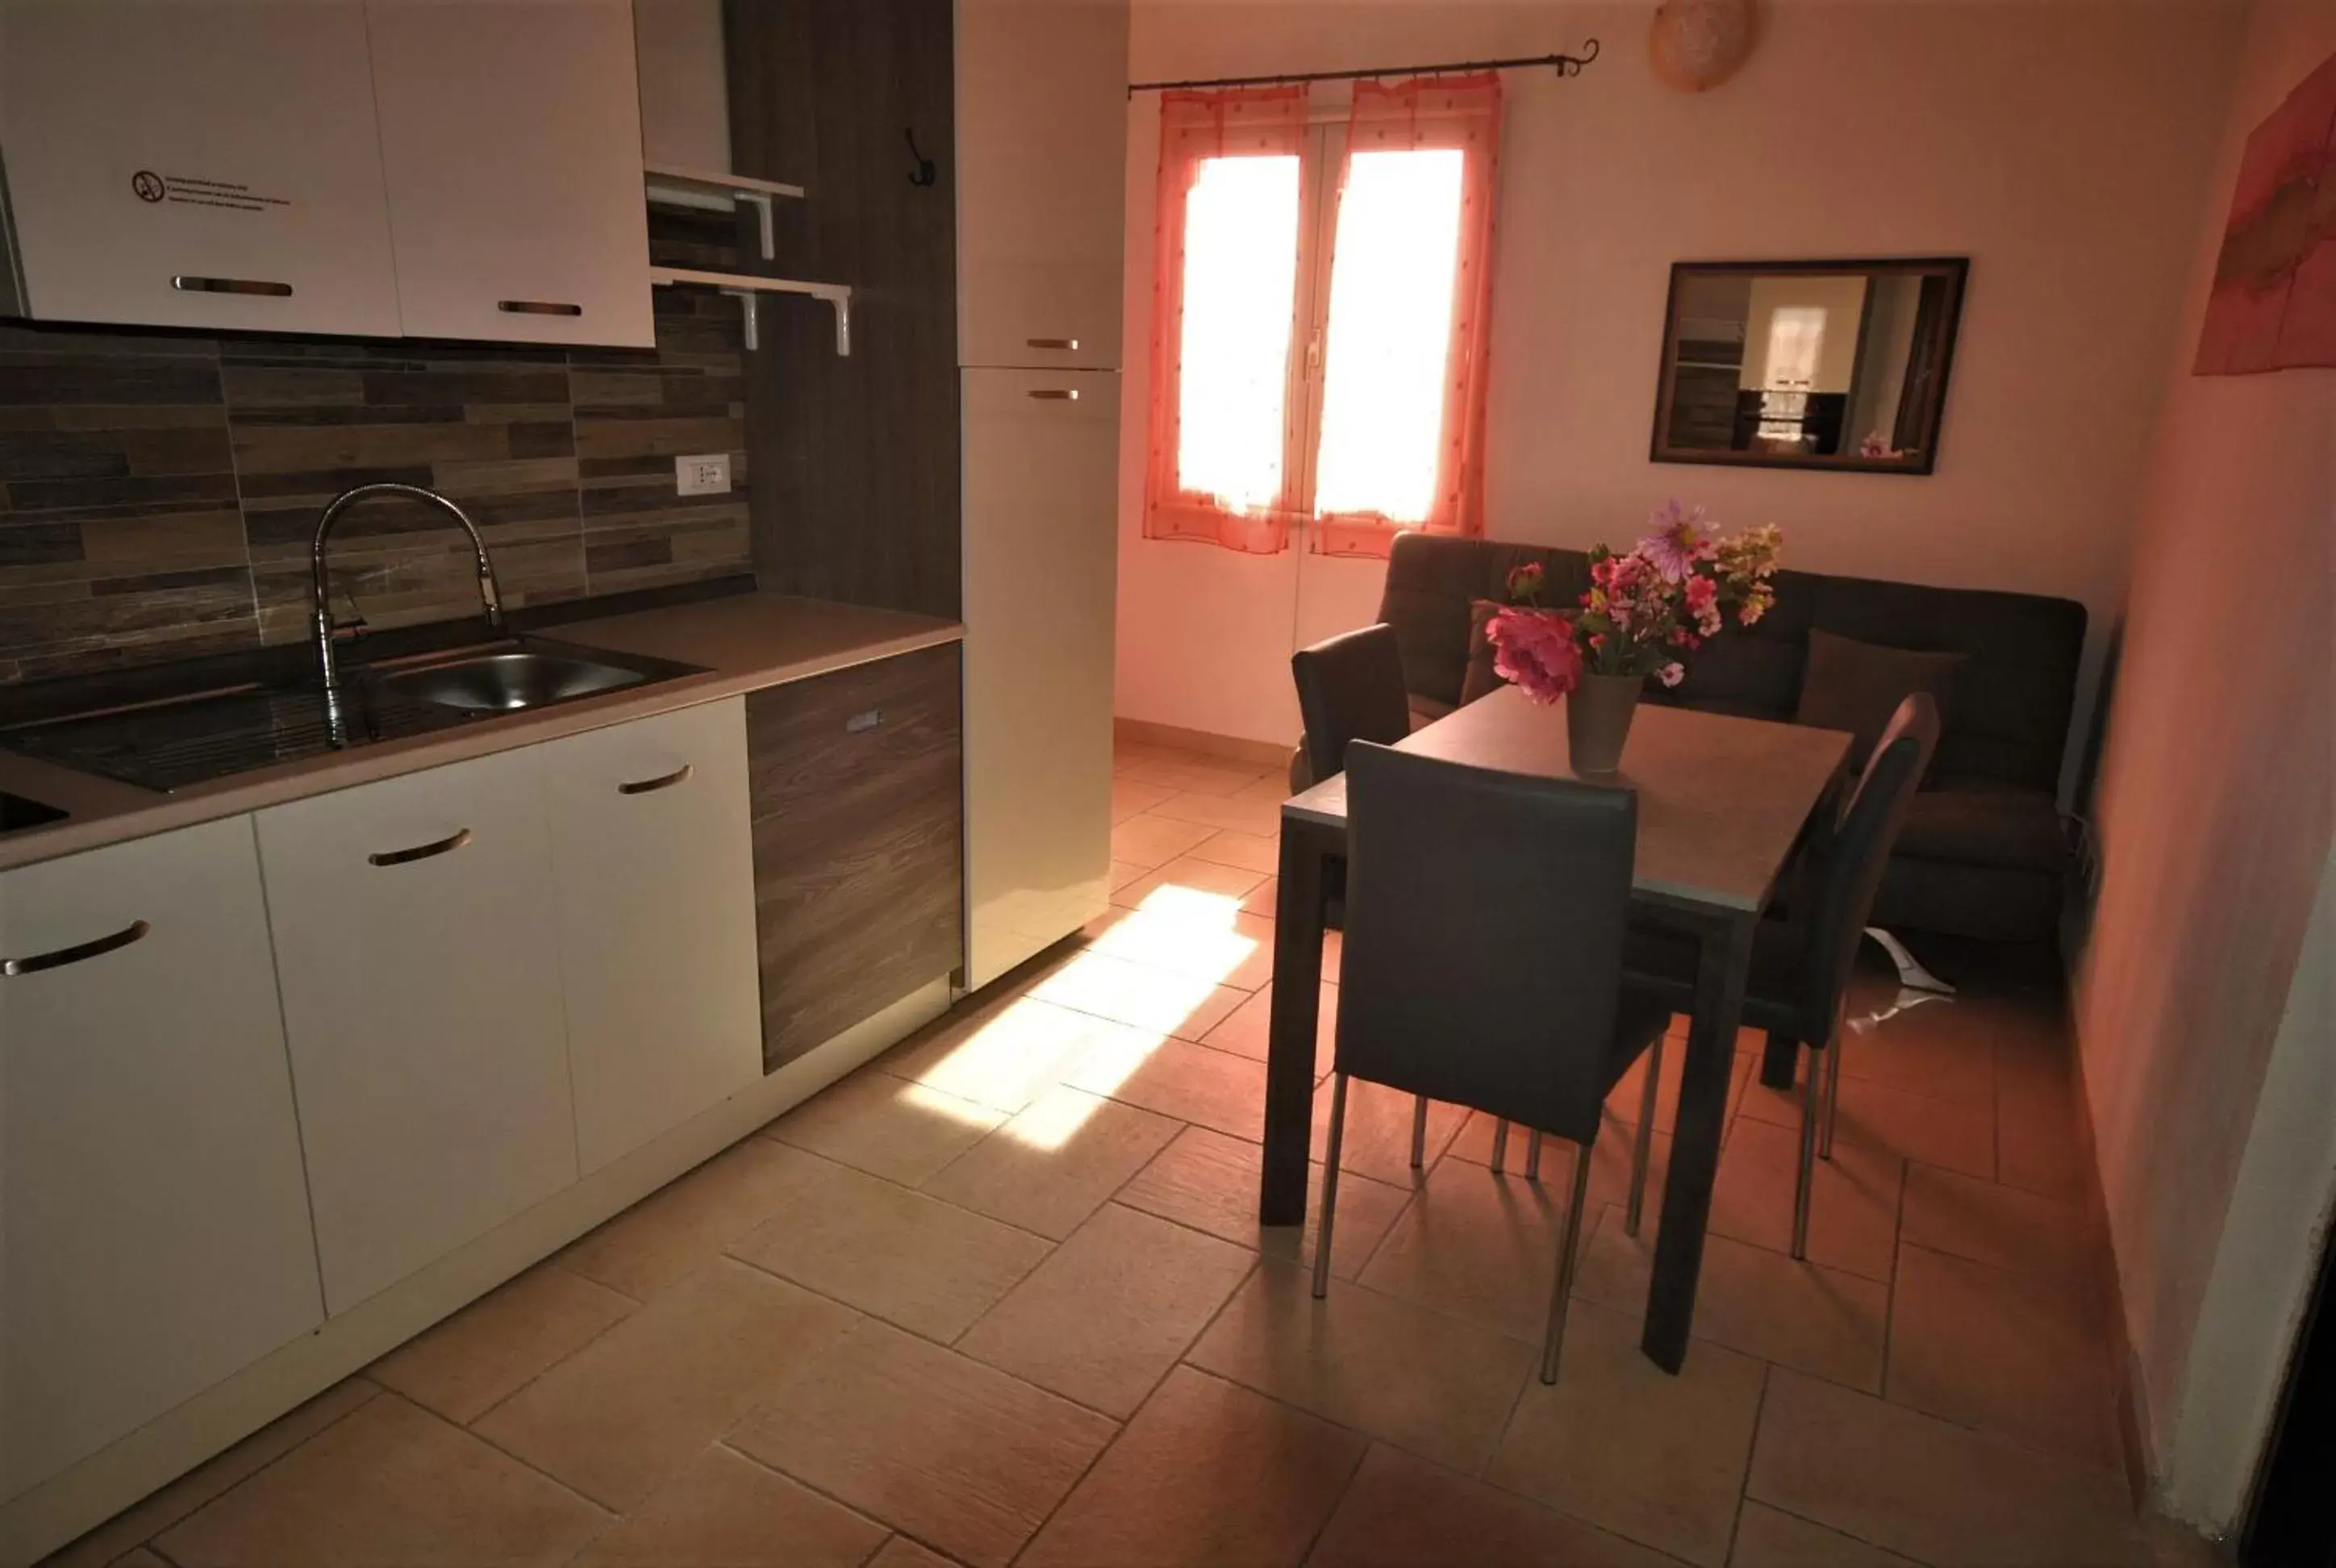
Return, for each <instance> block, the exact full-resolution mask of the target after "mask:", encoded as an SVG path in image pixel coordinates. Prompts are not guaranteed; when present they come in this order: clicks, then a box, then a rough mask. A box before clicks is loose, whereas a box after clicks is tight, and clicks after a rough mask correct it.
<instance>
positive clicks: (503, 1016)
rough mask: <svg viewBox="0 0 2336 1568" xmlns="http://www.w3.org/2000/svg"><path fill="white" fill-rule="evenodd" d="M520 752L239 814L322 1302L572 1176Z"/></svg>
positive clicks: (556, 990)
mask: <svg viewBox="0 0 2336 1568" xmlns="http://www.w3.org/2000/svg"><path fill="white" fill-rule="evenodd" d="M538 766H539V760H538V754H537V752H536V750H535V749H534V748H527V749H522V750H520V751H511V752H503V753H500V754H498V755H492V756H486V757H481V758H478V759H477V760H475V761H472V762H463V763H454V764H451V765H447V766H444V767H436V768H431V769H428V770H426V771H424V772H422V773H414V774H404V775H402V776H400V777H397V778H391V779H384V780H382V781H380V782H378V783H375V784H360V785H358V786H357V787H355V788H354V789H346V790H341V791H338V792H336V793H335V794H324V795H316V796H313V797H311V798H309V799H307V800H302V801H294V802H292V803H288V804H286V805H280V806H271V807H269V808H268V809H267V810H266V811H263V812H260V813H258V823H259V852H260V863H261V866H262V868H263V870H264V872H265V875H266V881H267V887H268V919H269V921H270V924H271V927H272V929H273V930H274V932H275V937H276V958H277V970H278V972H279V974H280V976H281V978H282V988H283V997H284V1026H285V1032H286V1034H287V1037H288V1040H289V1044H290V1048H291V1056H292V1081H293V1086H294V1089H295V1091H296V1094H297V1098H298V1102H299V1107H300V1133H301V1137H302V1140H303V1143H304V1144H305V1146H306V1148H307V1159H308V1192H309V1198H310V1202H311V1203H313V1204H314V1206H315V1209H316V1246H317V1251H318V1255H319V1259H320V1261H321V1264H322V1268H323V1273H324V1283H325V1306H326V1310H327V1311H328V1312H335V1313H337V1312H343V1311H346V1310H348V1309H349V1308H351V1307H353V1306H355V1305H356V1304H357V1303H358V1302H360V1301H362V1300H365V1298H367V1297H368V1296H371V1295H373V1294H374V1293H375V1291H378V1290H382V1289H384V1287H386V1286H389V1285H394V1284H395V1283H396V1282H397V1281H400V1280H402V1279H404V1278H405V1277H406V1276H407V1275H409V1274H411V1273H413V1272H414V1271H416V1270H418V1269H421V1268H423V1266H425V1265H427V1264H430V1263H433V1262H436V1261H438V1260H439V1259H440V1258H443V1257H444V1256H445V1255H446V1254H447V1253H449V1252H452V1251H454V1250H455V1249H456V1248H458V1247H460V1246H462V1244H463V1243H465V1242H471V1241H473V1240H475V1239H476V1238H478V1237H480V1236H482V1235H484V1234H485V1233H486V1232H489V1231H491V1230H492V1229H494V1228H495V1227H496V1226H497V1225H499V1224H501V1223H502V1222H504V1221H506V1220H509V1219H511V1218H512V1217H514V1216H515V1215H518V1214H520V1213H523V1212H524V1211H526V1210H527V1209H529V1208H530V1207H532V1206H534V1205H535V1204H536V1203H540V1202H542V1201H543V1200H544V1199H546V1198H548V1197H550V1196H551V1195H552V1194H553V1193H557V1192H559V1191H560V1189H561V1188H563V1187H565V1186H567V1185H569V1183H572V1182H574V1181H575V1180H576V1177H577V1165H576V1130H575V1117H574V1112H573V1108H572V1104H571V1101H570V1099H569V1086H568V1042H567V1035H566V1028H565V1024H564V1020H563V1018H562V1004H561V1000H560V954H559V950H558V939H557V936H556V934H555V926H556V921H555V919H554V917H553V914H552V904H551V854H550V843H549V834H548V833H547V830H546V824H545V813H544V807H543V794H542V790H541V787H540V782H539V776H538V772H537V770H538Z"/></svg>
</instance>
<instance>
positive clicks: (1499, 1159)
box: [1493, 1122, 1509, 1171]
mask: <svg viewBox="0 0 2336 1568" xmlns="http://www.w3.org/2000/svg"><path fill="white" fill-rule="evenodd" d="M1508 1157H1509V1125H1508V1123H1506V1122H1494V1124H1493V1169H1494V1170H1495V1171H1497V1170H1499V1169H1500V1168H1501V1165H1502V1163H1503V1162H1504V1161H1505V1160H1506V1159H1507V1158H1508Z"/></svg>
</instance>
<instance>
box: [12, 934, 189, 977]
mask: <svg viewBox="0 0 2336 1568" xmlns="http://www.w3.org/2000/svg"><path fill="white" fill-rule="evenodd" d="M153 929H154V928H153V927H152V926H150V925H148V924H147V923H146V922H145V921H144V920H132V921H131V922H130V923H129V924H128V925H126V926H124V927H122V929H121V930H118V931H115V932H114V933H113V934H112V935H111V936H103V937H96V938H92V940H89V941H85V942H76V943H75V944H74V945H73V946H72V947H69V948H59V949H57V950H56V951H54V952H51V953H34V955H33V956H32V957H31V958H29V959H0V975H37V974H39V973H40V972H41V971H42V970H43V969H63V968H64V967H65V966H66V965H67V964H77V963H79V962H81V961H82V960H83V959H94V958H99V957H102V955H104V954H106V953H112V952H119V951H121V950H122V949H123V948H126V947H128V946H129V945H130V944H131V943H132V942H134V941H137V940H139V939H140V938H141V937H143V936H144V935H145V934H146V933H147V932H148V931H151V930H153Z"/></svg>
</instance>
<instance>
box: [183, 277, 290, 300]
mask: <svg viewBox="0 0 2336 1568" xmlns="http://www.w3.org/2000/svg"><path fill="white" fill-rule="evenodd" d="M170 287H173V288H175V289H177V290H178V291H179V292H180V293H181V294H264V295H267V296H268V297H270V298H272V299H287V298H289V297H291V294H292V286H291V285H290V284H288V283H278V282H277V281H275V280H274V279H273V278H197V277H195V276H193V275H192V274H190V273H184V272H181V273H180V274H178V275H177V276H176V277H174V278H171V279H170Z"/></svg>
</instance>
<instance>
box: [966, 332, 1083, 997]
mask: <svg viewBox="0 0 2336 1568" xmlns="http://www.w3.org/2000/svg"><path fill="white" fill-rule="evenodd" d="M963 375H964V378H965V393H964V404H965V759H966V797H965V798H966V807H965V811H966V820H965V833H966V878H967V888H966V893H967V897H966V909H967V919H968V929H967V932H966V943H967V963H966V979H967V983H968V984H969V985H974V986H983V985H987V984H988V983H989V982H990V981H991V980H993V979H997V978H998V976H999V975H1001V974H1004V973H1005V972H1006V971H1007V969H1012V968H1013V967H1014V966H1015V965H1017V964H1018V963H1020V962H1021V961H1022V960H1023V959H1027V958H1028V957H1030V956H1031V955H1032V954H1033V953H1036V952H1037V951H1038V950H1040V949H1042V948H1045V947H1047V946H1049V945H1051V944H1053V943H1055V942H1056V941H1059V940H1062V939H1063V938H1064V937H1066V936H1068V935H1069V934H1070V933H1071V932H1073V931H1075V930H1078V928H1079V927H1080V926H1082V925H1084V924H1085V922H1086V921H1088V920H1092V919H1093V918H1095V916H1096V915H1098V914H1100V913H1102V912H1103V910H1104V908H1105V905H1106V904H1107V903H1108V901H1109V899H1110V883H1111V875H1110V873H1111V697H1112V685H1111V683H1112V606H1113V603H1114V585H1115V583H1116V580H1117V570H1116V568H1117V561H1118V550H1117V533H1116V530H1117V517H1118V502H1119V375H1118V373H1117V372H1115V371H1103V370H1081V371H1062V370H1044V371H1041V370H968V371H966V372H964V373H963Z"/></svg>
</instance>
